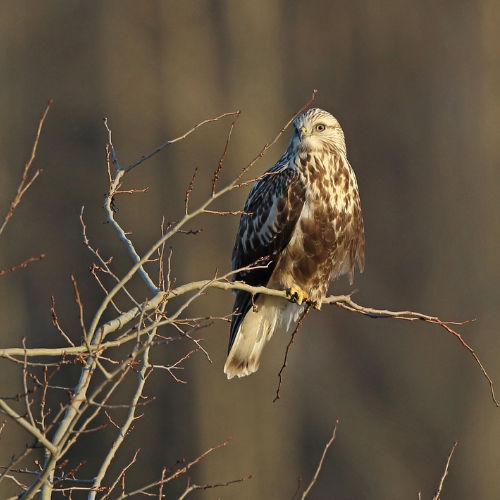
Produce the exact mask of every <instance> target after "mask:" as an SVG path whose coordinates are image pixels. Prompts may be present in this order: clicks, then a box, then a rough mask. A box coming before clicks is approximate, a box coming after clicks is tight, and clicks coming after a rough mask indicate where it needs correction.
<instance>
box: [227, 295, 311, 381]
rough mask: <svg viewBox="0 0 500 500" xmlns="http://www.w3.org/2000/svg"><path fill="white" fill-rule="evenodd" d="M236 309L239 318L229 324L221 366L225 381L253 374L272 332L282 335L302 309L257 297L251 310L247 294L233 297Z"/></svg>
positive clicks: (284, 302) (281, 300) (267, 296)
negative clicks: (229, 333) (224, 360)
mask: <svg viewBox="0 0 500 500" xmlns="http://www.w3.org/2000/svg"><path fill="white" fill-rule="evenodd" d="M240 293H241V292H239V294H240ZM243 293H246V292H243ZM247 296H248V297H247ZM236 306H238V313H239V314H238V315H237V316H236V317H235V318H234V319H233V324H231V338H230V340H229V354H228V356H227V360H226V364H225V365H224V373H225V374H226V375H227V378H228V379H230V378H233V377H235V376H237V377H245V376H246V375H250V374H251V373H254V372H256V371H257V370H258V368H259V362H260V357H261V355H262V350H263V349H264V346H265V344H266V343H267V342H268V341H269V339H270V338H271V337H272V336H273V334H274V332H275V331H278V330H285V331H286V330H287V329H288V328H289V327H290V324H291V323H292V320H293V321H295V320H296V319H297V318H298V316H299V315H300V310H302V309H303V306H297V304H295V303H292V302H289V301H287V300H284V299H282V298H280V297H273V296H269V295H259V296H258V297H257V299H256V301H255V310H254V307H253V306H252V303H251V296H250V294H248V293H246V295H243V294H241V295H239V296H237V298H236V302H235V307H236Z"/></svg>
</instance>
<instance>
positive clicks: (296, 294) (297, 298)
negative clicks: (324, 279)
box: [286, 286, 309, 306]
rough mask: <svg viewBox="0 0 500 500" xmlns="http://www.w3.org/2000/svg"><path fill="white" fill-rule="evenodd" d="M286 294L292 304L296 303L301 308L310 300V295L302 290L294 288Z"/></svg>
mask: <svg viewBox="0 0 500 500" xmlns="http://www.w3.org/2000/svg"><path fill="white" fill-rule="evenodd" d="M286 294H287V295H288V297H289V298H290V300H291V301H292V302H296V303H297V304H299V306H300V305H301V304H302V303H303V302H306V301H307V299H309V294H308V293H307V292H305V291H304V290H301V289H300V288H295V287H294V286H292V287H291V288H289V289H288V290H287V291H286Z"/></svg>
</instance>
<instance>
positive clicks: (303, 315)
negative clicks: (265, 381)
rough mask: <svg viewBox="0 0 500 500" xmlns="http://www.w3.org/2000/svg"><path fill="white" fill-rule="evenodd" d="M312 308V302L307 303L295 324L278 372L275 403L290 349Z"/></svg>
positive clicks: (278, 396) (278, 395)
mask: <svg viewBox="0 0 500 500" xmlns="http://www.w3.org/2000/svg"><path fill="white" fill-rule="evenodd" d="M310 310H311V304H307V306H306V308H305V309H304V312H303V313H302V315H301V316H300V318H299V321H297V325H296V326H295V329H294V330H293V333H292V335H290V341H289V342H288V344H287V346H286V350H285V358H284V359H283V364H282V365H281V368H280V371H279V372H278V386H277V387H276V396H275V397H274V399H273V403H275V402H276V401H277V400H278V399H279V398H280V389H281V382H282V381H283V379H282V373H283V370H284V369H285V367H286V362H287V360H288V351H289V350H290V347H291V346H292V344H293V342H294V340H295V335H296V334H297V332H298V331H299V328H300V327H301V326H302V322H303V321H304V319H305V317H306V316H307V315H308V314H309V311H310Z"/></svg>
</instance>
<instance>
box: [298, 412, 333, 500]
mask: <svg viewBox="0 0 500 500" xmlns="http://www.w3.org/2000/svg"><path fill="white" fill-rule="evenodd" d="M338 425H339V419H337V421H336V422H335V427H334V428H333V432H332V437H331V438H330V440H329V441H328V443H326V445H325V448H324V450H323V454H322V455H321V459H320V461H319V464H318V467H317V468H316V472H315V473H314V476H313V478H312V480H311V482H310V483H309V486H308V487H307V488H306V489H305V490H304V493H302V497H301V500H304V498H306V496H307V495H308V494H309V492H310V491H311V489H312V487H313V486H314V484H315V483H316V481H317V480H318V476H319V473H320V471H321V467H323V461H324V460H325V457H326V452H327V451H328V448H330V446H331V445H332V443H333V442H334V441H335V436H336V434H337V426H338Z"/></svg>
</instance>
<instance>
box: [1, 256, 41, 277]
mask: <svg viewBox="0 0 500 500" xmlns="http://www.w3.org/2000/svg"><path fill="white" fill-rule="evenodd" d="M44 257H45V254H44V253H42V254H40V255H39V256H38V257H30V258H28V259H26V260H25V261H24V262H21V263H20V264H16V265H15V266H12V267H10V268H9V269H0V276H3V275H4V274H9V273H12V272H14V271H17V269H25V268H26V267H28V264H30V263H31V262H37V261H39V260H42V259H43V258H44Z"/></svg>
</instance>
